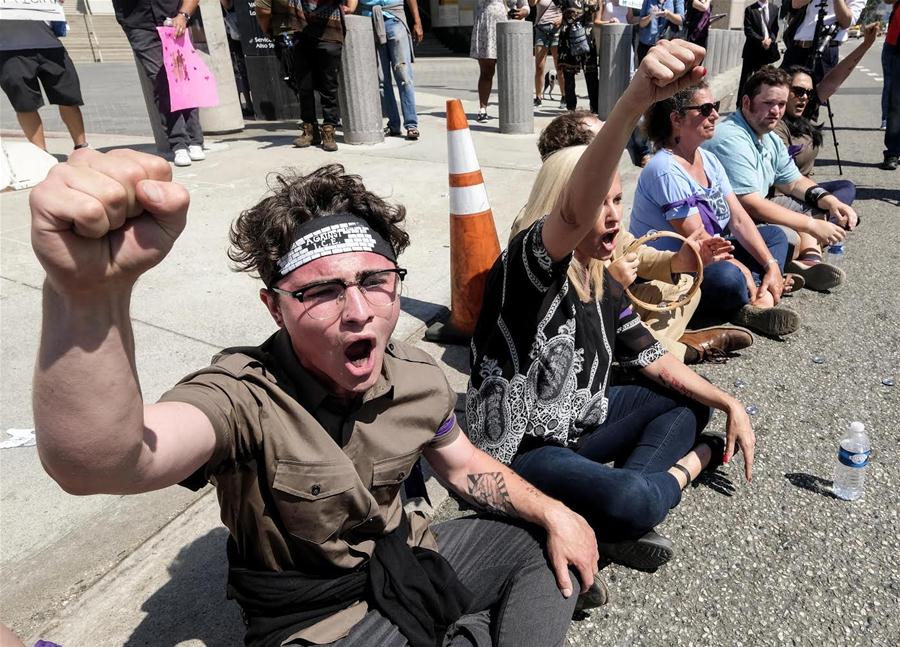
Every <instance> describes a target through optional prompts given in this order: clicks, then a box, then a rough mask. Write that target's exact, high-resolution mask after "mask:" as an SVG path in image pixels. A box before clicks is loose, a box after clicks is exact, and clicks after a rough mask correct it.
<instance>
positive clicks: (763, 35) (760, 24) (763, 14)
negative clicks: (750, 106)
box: [737, 0, 781, 110]
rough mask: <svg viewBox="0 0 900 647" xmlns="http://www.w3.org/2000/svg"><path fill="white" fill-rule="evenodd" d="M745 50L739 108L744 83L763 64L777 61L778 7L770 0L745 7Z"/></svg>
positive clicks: (739, 85) (738, 101)
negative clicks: (770, 3) (769, 0)
mask: <svg viewBox="0 0 900 647" xmlns="http://www.w3.org/2000/svg"><path fill="white" fill-rule="evenodd" d="M744 35H745V36H746V37H747V40H746V41H745V42H744V50H743V52H742V53H741V57H742V58H743V59H744V64H743V66H742V67H741V80H740V82H739V83H738V93H737V109H738V110H740V108H741V97H742V96H743V95H744V83H745V82H746V81H747V79H748V78H750V75H751V74H753V73H754V72H755V71H756V70H758V69H759V68H761V67H762V66H763V65H769V64H770V63H774V62H775V61H777V60H778V59H779V58H780V57H781V54H780V53H779V52H778V44H777V42H776V41H777V40H778V7H775V6H770V5H769V2H768V0H759V1H758V2H754V3H753V4H752V5H750V6H748V7H747V8H746V9H744Z"/></svg>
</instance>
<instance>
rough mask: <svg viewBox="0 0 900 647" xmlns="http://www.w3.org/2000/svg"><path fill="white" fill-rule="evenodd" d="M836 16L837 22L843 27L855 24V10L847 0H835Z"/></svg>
mask: <svg viewBox="0 0 900 647" xmlns="http://www.w3.org/2000/svg"><path fill="white" fill-rule="evenodd" d="M834 17H835V19H836V20H837V24H838V25H840V26H841V28H843V29H847V28H849V27H850V25H852V24H853V10H852V9H851V8H850V5H848V4H847V3H846V2H845V0H834Z"/></svg>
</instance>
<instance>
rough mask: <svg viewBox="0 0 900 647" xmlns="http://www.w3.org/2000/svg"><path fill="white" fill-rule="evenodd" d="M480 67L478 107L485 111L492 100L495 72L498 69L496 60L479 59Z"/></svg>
mask: <svg viewBox="0 0 900 647" xmlns="http://www.w3.org/2000/svg"><path fill="white" fill-rule="evenodd" d="M478 67H479V68H480V74H479V75H478V105H479V106H481V109H482V110H484V109H485V108H487V104H488V101H490V99H491V88H492V87H493V86H494V70H496V69H497V59H496V58H479V59H478Z"/></svg>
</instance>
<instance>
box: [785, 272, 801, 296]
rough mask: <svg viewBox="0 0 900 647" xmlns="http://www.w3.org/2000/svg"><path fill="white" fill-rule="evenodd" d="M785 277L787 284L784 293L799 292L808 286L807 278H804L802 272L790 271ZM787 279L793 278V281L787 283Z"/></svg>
mask: <svg viewBox="0 0 900 647" xmlns="http://www.w3.org/2000/svg"><path fill="white" fill-rule="evenodd" d="M784 279H785V286H784V291H783V292H782V294H793V293H794V292H799V291H800V290H802V289H803V288H804V287H805V286H806V279H804V278H803V276H801V275H800V274H794V273H792V272H788V273H787V274H785V275H784ZM787 279H791V281H792V283H791V284H790V285H788V284H787Z"/></svg>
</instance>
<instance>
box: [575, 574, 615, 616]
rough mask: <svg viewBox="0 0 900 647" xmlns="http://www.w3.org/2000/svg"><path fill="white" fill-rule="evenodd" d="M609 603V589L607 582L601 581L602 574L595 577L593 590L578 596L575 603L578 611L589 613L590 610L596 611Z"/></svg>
mask: <svg viewBox="0 0 900 647" xmlns="http://www.w3.org/2000/svg"><path fill="white" fill-rule="evenodd" d="M608 602H609V589H608V588H606V582H604V581H603V580H602V579H600V573H597V574H596V575H594V583H593V584H591V588H589V589H588V590H587V591H585V592H584V593H582V594H581V595H579V596H578V601H577V602H576V603H575V610H576V611H587V610H588V609H596V608H597V607H602V606H603V605H604V604H607V603H608Z"/></svg>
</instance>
